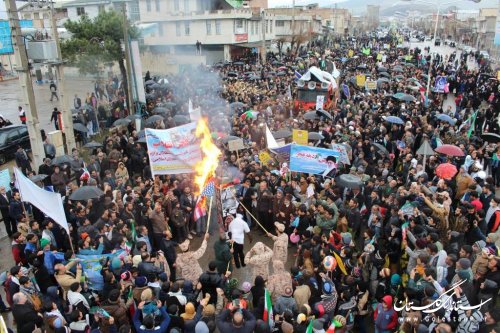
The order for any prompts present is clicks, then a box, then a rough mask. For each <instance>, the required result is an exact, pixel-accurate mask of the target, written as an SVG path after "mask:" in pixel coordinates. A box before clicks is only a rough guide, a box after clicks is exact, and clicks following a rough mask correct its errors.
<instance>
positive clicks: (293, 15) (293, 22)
mask: <svg viewBox="0 0 500 333" xmlns="http://www.w3.org/2000/svg"><path fill="white" fill-rule="evenodd" d="M294 35H295V0H293V2H292V36H294Z"/></svg>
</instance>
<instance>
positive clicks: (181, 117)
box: [174, 114, 189, 124]
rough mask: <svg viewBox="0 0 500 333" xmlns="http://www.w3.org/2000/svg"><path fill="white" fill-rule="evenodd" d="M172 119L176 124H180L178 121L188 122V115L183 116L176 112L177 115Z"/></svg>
mask: <svg viewBox="0 0 500 333" xmlns="http://www.w3.org/2000/svg"><path fill="white" fill-rule="evenodd" d="M174 121H175V122H176V123H177V124H180V123H189V117H187V116H184V115H182V114H178V115H175V116H174Z"/></svg>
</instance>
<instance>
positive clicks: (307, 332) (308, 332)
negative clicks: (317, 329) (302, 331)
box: [306, 318, 314, 333]
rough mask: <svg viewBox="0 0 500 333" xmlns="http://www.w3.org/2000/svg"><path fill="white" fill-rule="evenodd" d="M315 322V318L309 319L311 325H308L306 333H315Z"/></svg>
mask: <svg viewBox="0 0 500 333" xmlns="http://www.w3.org/2000/svg"><path fill="white" fill-rule="evenodd" d="M313 321H314V318H310V319H309V325H307V329H306V333H312V331H313Z"/></svg>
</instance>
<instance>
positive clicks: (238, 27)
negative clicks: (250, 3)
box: [236, 20, 243, 29]
mask: <svg viewBox="0 0 500 333" xmlns="http://www.w3.org/2000/svg"><path fill="white" fill-rule="evenodd" d="M236 29H243V20H236Z"/></svg>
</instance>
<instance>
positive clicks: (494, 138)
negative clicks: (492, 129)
mask: <svg viewBox="0 0 500 333" xmlns="http://www.w3.org/2000/svg"><path fill="white" fill-rule="evenodd" d="M481 139H483V140H484V141H486V142H489V143H498V142H500V135H498V134H496V133H483V134H481Z"/></svg>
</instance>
